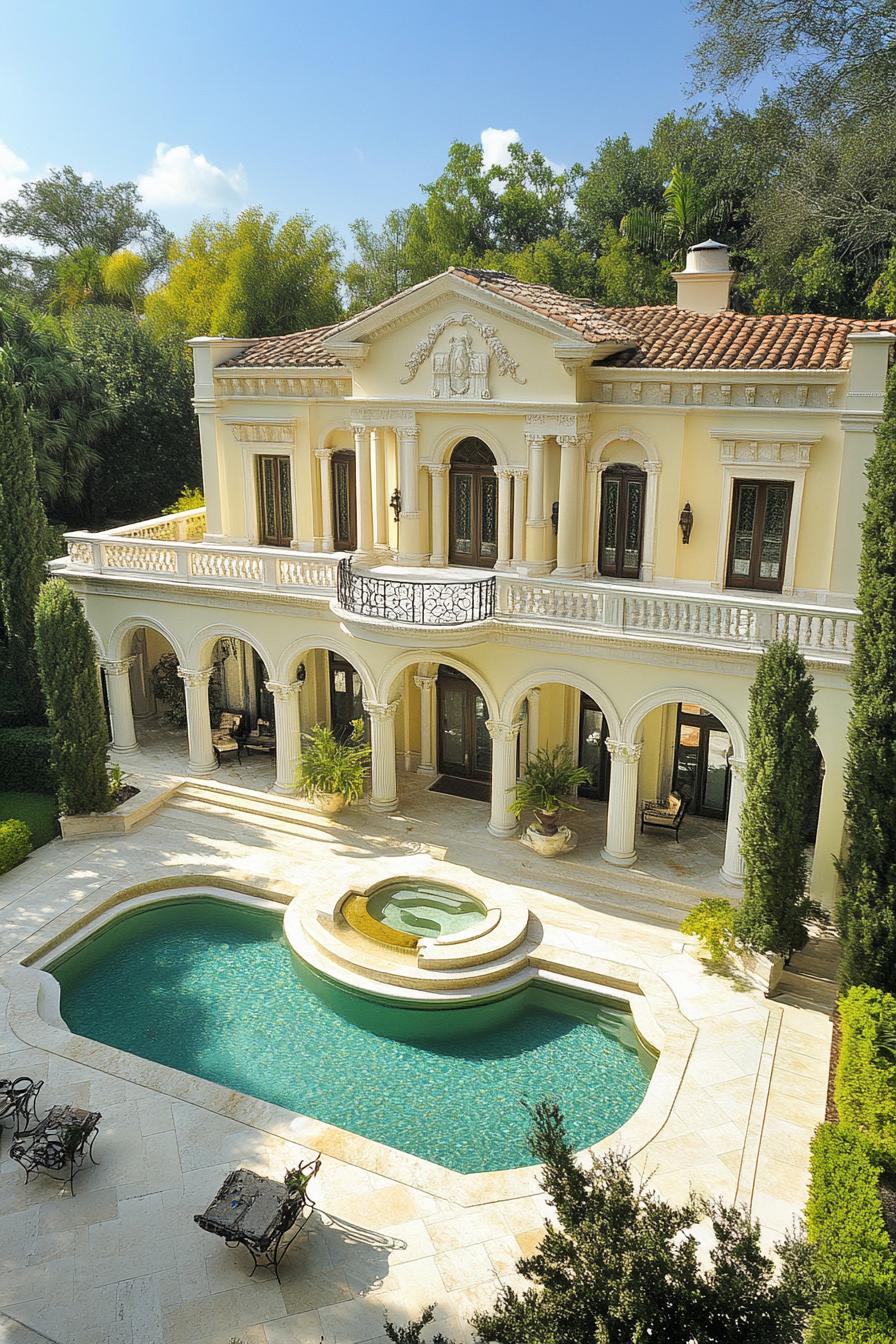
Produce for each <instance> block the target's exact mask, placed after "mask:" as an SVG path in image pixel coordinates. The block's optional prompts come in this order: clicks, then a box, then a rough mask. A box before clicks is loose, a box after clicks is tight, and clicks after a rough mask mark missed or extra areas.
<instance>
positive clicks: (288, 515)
mask: <svg viewBox="0 0 896 1344" xmlns="http://www.w3.org/2000/svg"><path fill="white" fill-rule="evenodd" d="M255 471H256V494H257V499H258V539H259V542H260V543H261V545H262V546H288V545H289V544H290V542H291V541H292V537H293V518H292V471H291V464H290V460H289V458H288V457H286V456H285V454H282V453H264V454H262V455H260V456H259V457H258V458H256V467H255Z"/></svg>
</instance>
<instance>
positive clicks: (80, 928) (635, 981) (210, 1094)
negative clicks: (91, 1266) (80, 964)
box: [0, 872, 697, 1207]
mask: <svg viewBox="0 0 896 1344" xmlns="http://www.w3.org/2000/svg"><path fill="white" fill-rule="evenodd" d="M108 888H115V889H114V890H112V891H111V892H109V891H107V889H108ZM199 894H208V895H210V896H213V897H216V898H217V899H223V900H230V901H233V902H235V903H238V904H242V905H246V906H249V907H250V908H254V909H277V910H279V909H284V907H286V906H287V905H288V904H290V902H291V900H292V899H293V898H294V896H295V894H296V893H294V892H286V891H283V892H282V893H281V892H278V891H276V890H272V889H269V888H261V887H254V886H252V885H250V884H248V883H244V882H237V881H233V880H232V879H228V878H227V877H225V876H224V875H222V874H219V873H212V872H205V873H187V874H184V873H179V874H177V875H176V876H174V875H171V876H166V877H160V878H155V879H151V880H149V881H145V882H141V883H137V884H135V885H133V886H130V887H124V888H118V887H117V882H115V881H110V882H107V883H104V884H103V886H102V887H101V888H100V889H99V890H98V891H96V892H95V893H94V898H93V901H92V902H91V904H90V906H89V908H85V907H84V906H82V907H81V908H80V909H79V910H78V911H77V912H74V913H72V912H66V914H65V915H61V916H59V917H58V918H57V919H56V920H53V921H52V922H51V924H50V925H49V926H45V927H44V929H42V930H39V931H38V932H36V933H33V934H31V935H29V936H28V937H26V938H25V939H23V940H22V942H21V943H20V944H19V946H18V948H17V950H16V951H15V952H12V953H10V954H7V956H6V957H5V958H4V960H3V962H2V963H0V979H2V981H3V983H4V984H5V986H6V988H7V989H8V990H9V992H10V1003H9V1008H8V1020H9V1024H10V1026H11V1028H12V1030H13V1031H14V1032H15V1034H16V1035H17V1036H18V1037H19V1039H20V1040H22V1041H23V1042H24V1043H25V1044H27V1045H30V1046H34V1047H37V1048H40V1049H44V1050H47V1051H48V1052H49V1053H51V1054H55V1055H57V1056H61V1057H63V1058H66V1059H69V1060H72V1061H74V1062H77V1063H80V1064H83V1065H85V1066H87V1067H90V1068H93V1069H97V1070H99V1071H101V1072H103V1073H107V1074H109V1075H111V1076H113V1077H118V1078H121V1079H124V1080H125V1081H128V1082H131V1083H134V1084H137V1085H139V1086H142V1087H146V1088H149V1089H151V1090H152V1091H155V1092H158V1093H160V1094H162V1095H165V1096H167V1097H170V1098H174V1099H177V1100H180V1101H184V1102H188V1103H190V1104H192V1105H195V1106H199V1107H202V1108H204V1109H206V1110H209V1111H212V1112H214V1113H216V1114H218V1115H223V1116H226V1117H228V1118H229V1119H231V1120H233V1121H235V1122H237V1123H240V1124H244V1125H248V1126H251V1127H253V1128H255V1129H258V1130H261V1131H264V1132H266V1133H269V1134H272V1135H274V1136H276V1137H278V1138H281V1139H285V1140H287V1141H289V1142H291V1143H297V1144H300V1145H302V1146H304V1147H306V1148H308V1149H310V1150H315V1151H318V1152H320V1153H322V1154H323V1155H324V1156H326V1157H332V1158H335V1159H338V1160H339V1161H342V1162H345V1163H348V1164H351V1165H353V1166H358V1167H362V1168H364V1169H365V1170H367V1171H371V1172H374V1173H375V1174H377V1175H379V1176H383V1177H387V1178H389V1179H391V1180H394V1181H398V1182H401V1183H402V1184H405V1185H409V1186H413V1187H415V1188H417V1189H419V1190H422V1191H423V1192H424V1193H427V1194H431V1195H435V1196H437V1197H440V1198H447V1199H450V1200H452V1201H454V1202H455V1203H457V1204H458V1205H461V1206H463V1207H472V1206H475V1205H479V1204H485V1203H491V1202H494V1201H496V1200H504V1199H517V1198H520V1197H522V1196H526V1195H532V1194H537V1193H538V1192H539V1191H540V1189H541V1186H540V1183H539V1177H540V1172H541V1168H540V1167H539V1166H530V1167H518V1168H512V1169H508V1170H505V1171H496V1172H481V1173H473V1174H463V1173H460V1172H456V1171H453V1170H451V1169H450V1168H447V1167H442V1166H439V1165H438V1164H437V1163H434V1162H429V1161H427V1160H426V1159H424V1158H420V1157H416V1156H414V1155H412V1154H409V1153H404V1152H402V1151H401V1150H399V1149H396V1148H392V1147H389V1146H388V1145H386V1144H383V1143H379V1142H377V1141H376V1140H373V1139H367V1138H364V1137H363V1136H362V1135H359V1134H355V1133H352V1132H349V1131H347V1130H344V1129H340V1128H339V1127H338V1126H335V1125H330V1124H327V1123H325V1122H322V1121H319V1120H316V1119H314V1118H312V1117H309V1116H304V1115H301V1114H298V1113H296V1112H293V1111H289V1110H287V1109H286V1108H284V1107H281V1106H276V1105H274V1104H273V1103H271V1102H265V1101H261V1100H259V1099H258V1098H256V1097H251V1096H249V1095H247V1094H246V1093H243V1092H237V1091H233V1090H231V1089H229V1088H227V1087H224V1086H222V1085H221V1084H218V1083H213V1082H210V1081H208V1080H207V1079H204V1078H199V1077H196V1076H195V1075H193V1074H190V1073H187V1072H185V1071H183V1070H180V1069H174V1068H171V1067H169V1066H167V1065H164V1064H157V1063H154V1062H153V1061H151V1060H146V1059H143V1058H142V1057H140V1056H137V1055H132V1054H130V1053H128V1052H126V1051H123V1050H118V1049H115V1048H114V1047H112V1046H108V1045H104V1044H102V1043H100V1042H97V1041H92V1040H90V1039H88V1038H87V1037H84V1036H79V1035H76V1034H75V1033H73V1032H71V1031H70V1030H69V1028H68V1027H67V1026H66V1025H65V1023H64V1021H63V1020H62V1018H61V1016H60V1015H59V985H58V982H57V981H56V980H55V979H54V977H53V976H52V975H50V974H49V972H48V971H46V970H44V969H42V968H41V966H39V965H38V964H37V963H44V964H46V963H47V962H48V961H55V960H58V958H59V956H60V955H61V954H63V953H64V952H65V950H66V949H67V947H69V946H74V944H75V943H76V942H77V941H80V936H81V935H82V934H83V933H84V932H85V931H86V930H87V929H88V928H90V929H91V930H94V929H95V930H98V929H99V928H100V927H102V925H103V924H105V923H107V922H109V921H111V920H112V919H115V918H117V917H119V916H120V915H121V914H123V913H125V912H126V911H128V910H129V909H138V908H140V907H141V906H147V905H153V904H158V903H160V901H165V900H169V899H177V898H178V897H184V898H187V899H189V898H191V897H192V898H195V897H196V896H197V895H199ZM48 932H49V934H50V936H49V937H48V936H47V933H48ZM528 979H529V980H531V981H536V982H537V980H538V979H541V980H543V981H545V982H548V983H552V984H554V985H556V986H560V987H563V988H574V989H575V990H576V991H577V992H580V993H585V994H591V995H595V996H599V997H603V998H604V999H608V1000H610V1001H616V1002H621V1001H622V1002H625V1003H627V1004H628V1006H629V1007H630V1009H631V1011H632V1014H633V1017H634V1022H635V1028H636V1031H637V1032H638V1034H639V1036H640V1037H641V1038H642V1040H644V1041H645V1042H646V1044H647V1045H648V1046H649V1047H650V1048H651V1049H653V1050H655V1051H658V1059H657V1062H656V1066H655V1068H654V1071H653V1075H652V1077H651V1079H650V1082H649V1083H648V1087H647V1092H646V1094H645V1097H644V1099H643V1101H642V1102H641V1104H640V1106H639V1107H638V1108H637V1110H636V1111H635V1112H634V1114H633V1115H632V1116H631V1117H630V1118H629V1119H628V1120H627V1121H626V1122H625V1124H623V1125H622V1126H620V1128H619V1129H617V1130H615V1131H613V1133H612V1134H609V1135H607V1136H606V1138H604V1139H601V1140H600V1141H599V1142H598V1143H596V1144H594V1145H592V1146H591V1147H590V1148H586V1149H583V1150H582V1152H581V1153H580V1157H582V1158H587V1157H588V1155H589V1154H594V1155H597V1154H600V1153H604V1152H607V1151H609V1150H611V1149H613V1150H617V1151H618V1150H622V1151H624V1152H626V1153H628V1154H629V1155H632V1156H633V1155H634V1154H636V1153H638V1152H639V1151H640V1150H642V1149H643V1148H644V1147H645V1146H646V1145H647V1144H648V1143H650V1142H651V1140H653V1139H654V1138H655V1137H656V1136H657V1134H658V1133H659V1131H660V1130H661V1129H662V1128H663V1126H664V1125H665V1123H666V1121H667V1120H668V1118H669V1115H670V1112H671V1109H672V1106H673V1104H674V1101H675V1098H676V1096H677V1095H678V1092H679V1089H680V1087H681V1084H682V1081H683V1078H684V1073H685V1069H686V1067H687V1064H688V1060H689V1059H690V1055H691V1051H692V1049H693V1045H694V1041H695V1039H696V1036H697V1028H696V1026H695V1025H694V1024H693V1023H692V1022H690V1021H689V1020H688V1019H687V1018H686V1017H685V1016H684V1014H683V1013H682V1012H681V1010H680V1009H679V1007H678V1003H677V1000H676V997H675V994H674V992H673V991H672V989H671V988H670V986H669V985H668V984H667V983H666V981H665V980H664V979H663V978H662V977H661V976H660V975H658V974H657V973H656V972H654V971H650V970H647V969H644V968H640V967H635V966H630V965H627V964H625V963H621V962H616V961H611V960H607V959H603V958H600V957H593V956H590V955H586V954H584V953H577V952H573V951H570V950H569V949H566V948H559V947H552V946H550V945H548V944H543V943H542V944H539V945H538V946H537V947H536V948H535V949H534V950H532V951H531V952H530V953H529V976H528ZM521 983H525V981H522V982H521ZM383 997H393V998H394V995H391V996H390V995H384V996H383ZM561 1100H562V1099H561Z"/></svg>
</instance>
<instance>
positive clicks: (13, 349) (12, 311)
mask: <svg viewBox="0 0 896 1344" xmlns="http://www.w3.org/2000/svg"><path fill="white" fill-rule="evenodd" d="M0 346H2V347H3V348H4V350H5V351H6V355H7V358H8V359H9V361H10V365H11V368H12V373H13V377H14V379H15V382H16V383H17V385H18V387H19V390H20V392H21V393H22V397H23V399H24V404H25V420H26V422H27V425H28V429H29V430H30V433H31V443H32V447H33V449H34V460H35V465H36V469H37V483H38V487H39V489H40V492H41V495H42V496H43V498H44V500H45V501H46V503H47V505H48V506H49V507H53V508H57V509H60V510H63V511H64V512H65V513H66V514H67V516H68V519H69V521H72V520H77V519H79V518H80V517H81V514H82V506H83V499H84V491H85V488H86V483H87V480H88V478H89V475H90V472H91V470H92V469H93V468H94V467H96V466H97V464H98V463H99V455H98V452H97V448H96V441H97V438H98V436H99V435H100V434H101V433H102V432H103V431H105V430H108V429H109V428H111V426H112V425H113V423H114V415H115V404H114V402H112V401H111V400H110V397H109V394H108V390H107V389H106V388H104V387H103V386H102V384H101V383H100V382H99V381H98V380H97V379H96V378H95V377H94V376H93V374H92V373H91V372H90V371H88V369H87V368H85V366H84V364H83V362H82V360H81V358H80V356H79V354H78V352H77V351H76V350H73V349H72V347H71V344H70V342H69V340H68V338H67V336H66V332H65V330H64V328H63V327H62V326H61V325H60V323H58V322H56V321H54V320H53V319H52V318H46V317H39V316H34V315H32V314H30V313H28V312H26V311H25V310H24V309H22V308H21V307H19V306H17V305H15V304H12V303H3V302H0Z"/></svg>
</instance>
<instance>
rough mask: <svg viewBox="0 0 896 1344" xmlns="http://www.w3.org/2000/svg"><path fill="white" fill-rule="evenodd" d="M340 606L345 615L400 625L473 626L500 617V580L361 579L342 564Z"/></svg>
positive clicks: (338, 589)
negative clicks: (497, 592) (497, 610)
mask: <svg viewBox="0 0 896 1344" xmlns="http://www.w3.org/2000/svg"><path fill="white" fill-rule="evenodd" d="M336 601H337V602H338V604H339V606H340V607H342V609H343V611H350V612H352V613H353V614H354V615H355V616H370V617H373V618H374V619H376V620H380V621H395V622H397V623H398V624H401V625H436V626H446V625H472V624H474V623H475V622H476V621H487V620H489V619H490V618H491V617H492V616H494V614H495V576H494V574H490V575H489V576H488V578H484V579H464V580H459V581H458V582H456V583H455V582H453V581H448V582H443V581H440V580H437V581H433V580H431V579H391V578H383V577H381V576H380V575H375V574H359V573H357V572H356V571H355V570H354V569H353V568H352V562H351V557H346V558H344V559H342V560H340V561H339V569H338V572H337V576H336Z"/></svg>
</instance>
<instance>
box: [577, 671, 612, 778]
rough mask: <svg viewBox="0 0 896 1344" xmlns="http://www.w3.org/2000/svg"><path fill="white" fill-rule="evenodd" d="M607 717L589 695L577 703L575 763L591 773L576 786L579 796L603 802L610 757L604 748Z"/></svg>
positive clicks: (608, 776) (608, 775) (608, 774)
mask: <svg viewBox="0 0 896 1344" xmlns="http://www.w3.org/2000/svg"><path fill="white" fill-rule="evenodd" d="M606 740H607V720H606V718H605V717H604V713H603V710H602V709H601V708H600V706H599V705H596V704H595V703H594V701H593V700H592V699H591V696H590V695H583V696H582V698H581V700H580V702H579V765H581V766H584V768H585V769H586V770H587V771H588V773H589V774H590V775H591V779H590V781H589V783H587V784H581V785H580V786H579V793H580V794H581V796H582V797H583V798H599V799H601V800H603V801H604V802H605V801H606V800H607V798H609V796H610V756H609V753H608V751H607V748H606V745H605V744H606Z"/></svg>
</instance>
